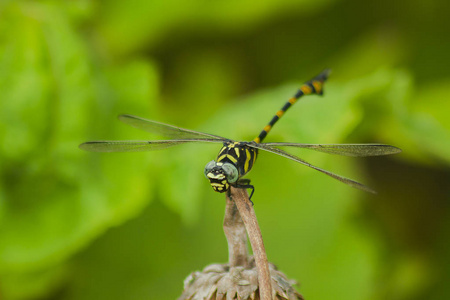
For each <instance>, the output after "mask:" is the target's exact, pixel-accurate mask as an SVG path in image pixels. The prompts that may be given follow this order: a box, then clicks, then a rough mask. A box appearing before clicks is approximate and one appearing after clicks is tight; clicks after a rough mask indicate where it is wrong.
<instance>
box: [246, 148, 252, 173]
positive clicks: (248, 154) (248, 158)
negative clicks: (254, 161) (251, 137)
mask: <svg viewBox="0 0 450 300" xmlns="http://www.w3.org/2000/svg"><path fill="white" fill-rule="evenodd" d="M245 153H246V154H247V157H246V158H245V164H244V171H245V173H247V172H248V163H249V161H250V157H251V155H250V152H249V151H248V149H245Z"/></svg>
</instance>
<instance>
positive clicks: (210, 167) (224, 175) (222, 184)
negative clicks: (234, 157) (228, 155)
mask: <svg viewBox="0 0 450 300" xmlns="http://www.w3.org/2000/svg"><path fill="white" fill-rule="evenodd" d="M205 176H206V178H208V179H209V182H210V184H211V186H212V188H213V189H214V190H215V191H216V192H219V193H223V192H226V191H228V189H229V188H230V184H233V183H235V182H236V181H237V180H238V178H239V172H238V170H237V168H236V167H235V166H234V165H232V164H230V163H221V162H216V161H214V160H212V161H210V162H209V163H208V164H207V165H206V167H205Z"/></svg>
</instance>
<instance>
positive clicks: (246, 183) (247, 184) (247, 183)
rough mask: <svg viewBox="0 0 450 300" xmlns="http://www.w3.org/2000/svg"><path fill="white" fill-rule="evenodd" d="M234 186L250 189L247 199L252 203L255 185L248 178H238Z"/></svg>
mask: <svg viewBox="0 0 450 300" xmlns="http://www.w3.org/2000/svg"><path fill="white" fill-rule="evenodd" d="M236 187H237V188H241V189H252V192H251V193H250V197H249V199H248V200H250V202H251V203H252V205H254V203H253V201H252V196H253V193H254V192H255V187H254V186H253V185H251V184H250V179H239V181H238V182H236Z"/></svg>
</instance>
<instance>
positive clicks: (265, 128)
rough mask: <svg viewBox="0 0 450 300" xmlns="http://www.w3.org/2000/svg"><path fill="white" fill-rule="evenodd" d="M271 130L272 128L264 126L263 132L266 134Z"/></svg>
mask: <svg viewBox="0 0 450 300" xmlns="http://www.w3.org/2000/svg"><path fill="white" fill-rule="evenodd" d="M271 128H272V126H270V125H266V126H264V131H265V132H267V133H268V132H269V131H270V129H271Z"/></svg>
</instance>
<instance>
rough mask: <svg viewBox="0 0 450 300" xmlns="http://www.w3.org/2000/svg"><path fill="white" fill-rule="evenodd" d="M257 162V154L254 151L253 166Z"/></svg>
mask: <svg viewBox="0 0 450 300" xmlns="http://www.w3.org/2000/svg"><path fill="white" fill-rule="evenodd" d="M255 161H256V152H255V151H253V165H254V164H255Z"/></svg>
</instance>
